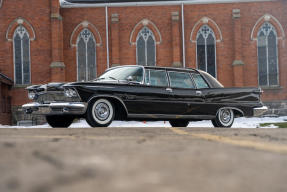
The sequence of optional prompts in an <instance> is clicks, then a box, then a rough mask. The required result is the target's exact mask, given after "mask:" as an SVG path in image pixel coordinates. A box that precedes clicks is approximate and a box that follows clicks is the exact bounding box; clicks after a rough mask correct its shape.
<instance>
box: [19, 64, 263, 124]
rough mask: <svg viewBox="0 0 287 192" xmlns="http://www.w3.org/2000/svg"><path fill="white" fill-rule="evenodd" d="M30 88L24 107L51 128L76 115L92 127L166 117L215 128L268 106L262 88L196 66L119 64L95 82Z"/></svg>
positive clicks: (253, 113)
mask: <svg viewBox="0 0 287 192" xmlns="http://www.w3.org/2000/svg"><path fill="white" fill-rule="evenodd" d="M27 90H28V96H29V98H30V99H33V100H34V102H33V103H28V104H25V105H23V106H22V108H23V109H24V110H25V112H26V113H35V114H40V115H45V116H46V120H47V122H48V124H49V125H50V126H52V127H69V126H70V125H71V123H72V122H73V120H74V119H75V118H85V119H86V120H87V122H88V124H89V125H90V126H92V127H106V126H108V125H110V123H111V122H112V121H113V120H145V121H149V120H167V121H169V122H170V124H171V125H172V126H176V127H186V126H187V125H188V123H189V122H190V121H198V120H211V121H212V123H213V125H214V126H215V127H231V126H232V124H233V121H234V118H236V117H242V116H259V115H261V114H262V113H264V112H265V111H266V110H267V107H265V106H263V105H262V102H261V101H260V95H261V93H262V91H261V89H260V88H224V87H223V86H222V85H221V84H220V83H219V82H218V81H217V80H216V79H215V78H213V77H212V76H211V75H209V74H208V73H206V72H203V71H200V70H195V69H179V68H164V67H148V66H131V65H129V66H119V67H114V68H110V69H108V70H106V72H105V73H104V74H103V75H101V76H100V77H99V78H97V79H95V80H93V81H89V82H74V83H49V84H46V85H34V86H30V87H28V88H27Z"/></svg>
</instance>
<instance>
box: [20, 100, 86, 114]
mask: <svg viewBox="0 0 287 192" xmlns="http://www.w3.org/2000/svg"><path fill="white" fill-rule="evenodd" d="M22 109H23V111H25V112H26V113H27V114H31V113H33V114H38V115H83V114H84V113H85V112H86V110H87V103H84V102H73V103H65V102H63V103H56V102H55V103H49V104H42V103H36V102H35V103H27V104H25V105H22Z"/></svg>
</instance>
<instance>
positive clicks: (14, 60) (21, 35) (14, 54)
mask: <svg viewBox="0 0 287 192" xmlns="http://www.w3.org/2000/svg"><path fill="white" fill-rule="evenodd" d="M20 27H22V28H23V29H24V32H23V33H22V34H21V33H19V32H18V31H17V30H18V28H20ZM25 33H26V34H27V36H28V38H29V43H28V45H29V50H28V54H29V71H30V75H29V83H28V84H24V62H23V36H24V34H25ZM16 34H19V35H20V37H21V60H22V63H21V65H22V83H21V84H16V59H15V57H16V50H15V36H16ZM30 41H31V39H30V35H29V33H28V30H27V29H26V28H25V27H24V26H23V25H18V26H17V27H16V29H15V31H14V34H13V63H14V84H15V85H29V84H31V79H32V77H31V74H32V73H31V42H30Z"/></svg>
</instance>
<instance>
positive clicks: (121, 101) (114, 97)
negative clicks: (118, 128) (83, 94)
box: [87, 95, 129, 114]
mask: <svg viewBox="0 0 287 192" xmlns="http://www.w3.org/2000/svg"><path fill="white" fill-rule="evenodd" d="M96 98H113V99H116V100H118V101H119V102H120V103H121V104H122V105H123V107H124V108H125V111H126V113H127V114H129V113H128V109H127V107H126V105H125V103H124V102H123V100H122V99H121V98H119V97H117V96H112V95H96V96H93V97H91V98H90V99H89V101H88V102H87V103H90V102H91V101H92V100H93V99H96Z"/></svg>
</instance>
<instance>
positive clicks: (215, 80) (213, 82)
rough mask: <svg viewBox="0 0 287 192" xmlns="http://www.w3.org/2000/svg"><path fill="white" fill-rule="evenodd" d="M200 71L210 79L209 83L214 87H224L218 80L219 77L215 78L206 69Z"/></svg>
mask: <svg viewBox="0 0 287 192" xmlns="http://www.w3.org/2000/svg"><path fill="white" fill-rule="evenodd" d="M200 73H201V74H202V75H203V76H204V77H205V80H207V81H208V83H209V85H210V86H211V87H212V88H223V87H224V86H223V85H222V84H221V83H220V82H219V81H217V79H215V78H214V77H213V76H211V75H210V74H209V73H206V72H204V71H200Z"/></svg>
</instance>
